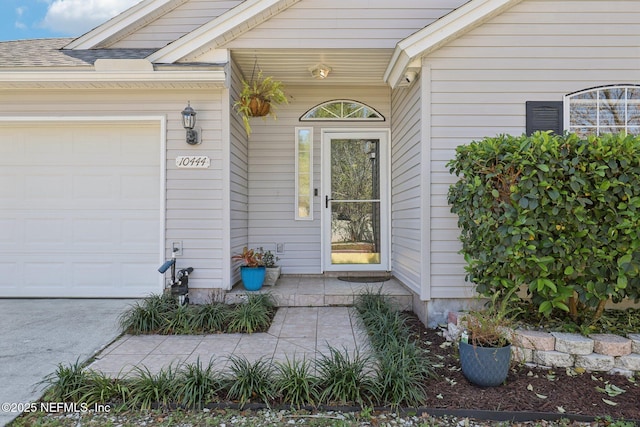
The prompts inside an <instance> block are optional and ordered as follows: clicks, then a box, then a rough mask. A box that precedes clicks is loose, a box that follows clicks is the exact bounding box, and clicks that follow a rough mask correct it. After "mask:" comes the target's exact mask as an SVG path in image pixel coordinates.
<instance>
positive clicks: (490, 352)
mask: <svg viewBox="0 0 640 427" xmlns="http://www.w3.org/2000/svg"><path fill="white" fill-rule="evenodd" d="M516 289H517V288H514V289H512V290H511V291H510V292H509V293H508V294H507V296H506V297H505V298H503V299H502V300H501V301H500V302H499V303H498V298H500V294H499V293H498V294H495V295H494V297H493V298H492V300H491V301H490V303H489V306H488V308H487V309H485V310H481V311H472V312H470V313H468V314H466V315H465V316H464V317H463V325H464V330H463V332H462V334H461V338H460V343H459V344H460V345H459V347H458V350H459V354H460V365H461V367H462V373H463V374H464V376H465V377H466V378H467V379H468V380H469V381H471V382H472V383H474V384H476V385H479V386H481V387H495V386H497V385H500V384H502V383H504V381H505V380H506V379H507V375H508V373H509V367H510V365H511V341H512V337H513V327H512V320H511V318H510V316H508V313H509V307H510V306H509V304H510V302H511V301H512V298H511V296H512V295H513V294H514V291H515V290H516Z"/></svg>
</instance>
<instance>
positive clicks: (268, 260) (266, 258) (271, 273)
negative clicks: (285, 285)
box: [260, 248, 281, 286]
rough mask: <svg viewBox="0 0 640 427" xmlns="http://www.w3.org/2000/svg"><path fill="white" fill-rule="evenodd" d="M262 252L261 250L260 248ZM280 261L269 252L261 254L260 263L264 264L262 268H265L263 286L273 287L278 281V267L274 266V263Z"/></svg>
mask: <svg viewBox="0 0 640 427" xmlns="http://www.w3.org/2000/svg"><path fill="white" fill-rule="evenodd" d="M260 250H262V248H260ZM278 260H280V258H278V257H277V256H275V255H274V254H273V252H271V251H266V252H263V255H262V261H263V262H264V266H265V267H266V268H267V272H266V276H265V279H264V286H273V285H275V284H276V282H277V281H278V278H279V277H280V270H281V269H280V266H279V265H276V262H277V261H278Z"/></svg>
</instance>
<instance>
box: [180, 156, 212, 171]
mask: <svg viewBox="0 0 640 427" xmlns="http://www.w3.org/2000/svg"><path fill="white" fill-rule="evenodd" d="M209 165H211V160H210V159H209V157H207V156H178V157H176V166H177V167H179V168H188V169H206V168H208V167H209Z"/></svg>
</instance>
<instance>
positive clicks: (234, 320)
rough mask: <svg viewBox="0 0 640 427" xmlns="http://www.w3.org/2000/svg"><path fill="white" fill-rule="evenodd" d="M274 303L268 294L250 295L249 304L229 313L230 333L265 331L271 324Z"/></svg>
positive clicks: (228, 326)
mask: <svg viewBox="0 0 640 427" xmlns="http://www.w3.org/2000/svg"><path fill="white" fill-rule="evenodd" d="M272 311H273V302H272V301H271V297H270V296H269V295H268V294H255V295H249V298H248V300H247V302H245V303H244V304H239V305H237V306H236V307H235V308H234V310H232V311H231V312H230V313H229V317H228V320H229V324H228V325H227V331H228V332H241V333H249V334H251V333H253V332H256V331H259V330H264V329H266V328H267V327H268V326H269V323H270V322H271V313H272Z"/></svg>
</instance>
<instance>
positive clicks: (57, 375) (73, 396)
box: [42, 360, 89, 402]
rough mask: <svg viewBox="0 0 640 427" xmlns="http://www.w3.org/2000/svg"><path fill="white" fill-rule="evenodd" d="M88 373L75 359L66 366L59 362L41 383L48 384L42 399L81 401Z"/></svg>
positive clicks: (50, 400)
mask: <svg viewBox="0 0 640 427" xmlns="http://www.w3.org/2000/svg"><path fill="white" fill-rule="evenodd" d="M88 379H89V373H88V372H87V371H86V370H85V369H83V366H82V363H80V361H79V360H76V362H75V363H73V364H70V365H68V366H65V365H63V364H62V363H59V364H58V366H57V368H56V370H55V371H54V372H53V373H51V374H49V375H47V376H46V377H45V378H44V379H43V380H42V384H45V385H47V386H49V388H48V390H47V393H46V394H45V397H44V400H45V401H49V402H81V401H82V400H81V398H82V396H83V395H84V389H85V386H86V384H87V382H88Z"/></svg>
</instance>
